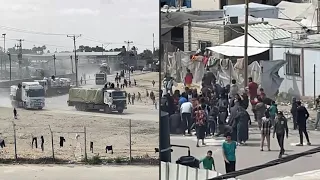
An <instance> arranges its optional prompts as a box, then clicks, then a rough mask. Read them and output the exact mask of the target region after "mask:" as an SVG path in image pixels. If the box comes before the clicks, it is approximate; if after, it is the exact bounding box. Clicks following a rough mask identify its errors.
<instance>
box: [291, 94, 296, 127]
mask: <svg viewBox="0 0 320 180" xmlns="http://www.w3.org/2000/svg"><path fill="white" fill-rule="evenodd" d="M290 111H291V115H292V119H293V129H294V130H296V129H297V100H296V98H292V106H291V110H290Z"/></svg>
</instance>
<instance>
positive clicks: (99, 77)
mask: <svg viewBox="0 0 320 180" xmlns="http://www.w3.org/2000/svg"><path fill="white" fill-rule="evenodd" d="M106 82H107V74H106V73H103V72H100V73H97V74H96V85H104V84H105V83H106Z"/></svg>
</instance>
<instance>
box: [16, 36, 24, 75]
mask: <svg viewBox="0 0 320 180" xmlns="http://www.w3.org/2000/svg"><path fill="white" fill-rule="evenodd" d="M17 41H18V42H19V43H18V45H16V47H17V48H19V54H18V61H19V72H20V79H21V78H22V77H21V75H22V73H21V67H22V65H23V64H22V41H24V40H23V39H18V40H17Z"/></svg>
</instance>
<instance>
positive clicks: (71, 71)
mask: <svg viewBox="0 0 320 180" xmlns="http://www.w3.org/2000/svg"><path fill="white" fill-rule="evenodd" d="M70 61H71V73H72V74H73V73H74V71H73V60H72V56H70Z"/></svg>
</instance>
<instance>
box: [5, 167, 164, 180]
mask: <svg viewBox="0 0 320 180" xmlns="http://www.w3.org/2000/svg"><path fill="white" fill-rule="evenodd" d="M137 172H139V174H137ZM0 174H1V176H0V180H21V179H24V180H38V179H39V180H43V179H46V180H62V179H77V180H87V179H90V180H102V179H112V180H123V179H127V180H150V179H158V178H159V168H158V167H156V166H148V167H144V166H94V167H92V166H89V167H88V166H34V165H27V166H21V165H12V166H0Z"/></svg>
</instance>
